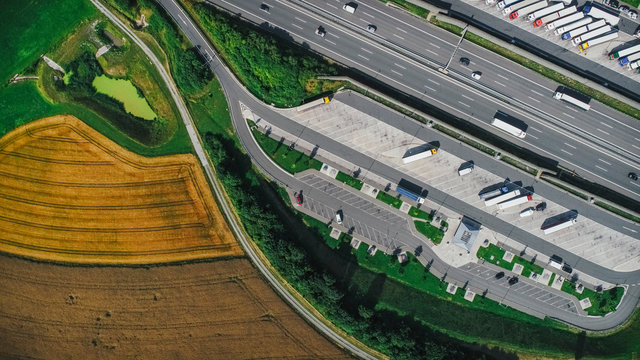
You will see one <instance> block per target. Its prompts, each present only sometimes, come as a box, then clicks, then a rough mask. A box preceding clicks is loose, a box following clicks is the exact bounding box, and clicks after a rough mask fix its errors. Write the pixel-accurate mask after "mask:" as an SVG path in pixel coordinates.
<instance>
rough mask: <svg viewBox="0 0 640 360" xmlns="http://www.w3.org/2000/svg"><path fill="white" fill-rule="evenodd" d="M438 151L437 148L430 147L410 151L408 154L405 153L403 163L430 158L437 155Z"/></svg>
mask: <svg viewBox="0 0 640 360" xmlns="http://www.w3.org/2000/svg"><path fill="white" fill-rule="evenodd" d="M437 152H438V150H437V149H435V148H429V147H428V148H422V149H420V150H417V151H409V152H408V153H407V154H405V156H404V157H402V163H403V164H408V163H410V162H413V161H416V160H420V159H424V158H428V157H430V156H433V155H435V154H436V153H437Z"/></svg>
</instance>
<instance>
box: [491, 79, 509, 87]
mask: <svg viewBox="0 0 640 360" xmlns="http://www.w3.org/2000/svg"><path fill="white" fill-rule="evenodd" d="M493 82H494V83H496V84H498V85H501V86H504V87H507V85H505V84H503V83H501V82H498V81H495V80H493Z"/></svg>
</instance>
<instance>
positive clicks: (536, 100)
mask: <svg viewBox="0 0 640 360" xmlns="http://www.w3.org/2000/svg"><path fill="white" fill-rule="evenodd" d="M527 97H528V98H529V99H531V100H533V101H535V102H537V103H539V102H541V101H540V100H538V99H534V98H532V97H531V96H527Z"/></svg>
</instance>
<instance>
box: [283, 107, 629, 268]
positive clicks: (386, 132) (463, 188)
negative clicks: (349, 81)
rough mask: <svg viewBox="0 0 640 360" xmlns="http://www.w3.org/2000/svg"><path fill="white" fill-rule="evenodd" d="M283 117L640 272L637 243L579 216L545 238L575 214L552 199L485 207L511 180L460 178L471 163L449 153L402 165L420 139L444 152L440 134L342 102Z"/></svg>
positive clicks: (566, 245) (482, 174) (593, 256)
mask: <svg viewBox="0 0 640 360" xmlns="http://www.w3.org/2000/svg"><path fill="white" fill-rule="evenodd" d="M281 112H282V113H283V114H284V115H285V116H287V117H289V118H290V119H292V120H294V121H297V122H299V123H300V124H302V125H305V126H307V127H309V128H311V129H312V130H315V131H317V132H319V133H322V134H324V135H325V136H327V137H330V138H332V139H334V140H336V141H338V142H341V143H343V144H345V145H347V146H350V147H352V148H353V149H354V150H356V151H359V152H362V153H363V154H366V155H368V156H370V157H371V158H374V159H376V161H379V162H381V163H384V164H386V165H389V166H392V167H395V168H396V169H398V170H400V171H402V172H404V173H406V174H408V175H410V176H413V177H415V178H416V179H419V180H421V181H424V182H425V183H428V184H429V185H431V186H433V187H435V188H437V189H438V190H441V191H443V192H446V193H447V194H450V195H451V196H455V197H456V198H458V199H460V200H461V201H464V202H466V203H467V204H469V205H470V206H474V207H476V208H478V209H481V210H483V211H485V212H487V213H489V214H492V215H495V216H497V217H498V218H500V219H502V220H504V221H507V222H509V223H510V224H513V225H515V226H517V227H519V228H521V229H523V230H525V231H527V232H530V233H532V234H534V235H536V236H539V237H540V238H542V239H545V240H546V241H549V242H550V243H552V244H555V245H557V246H559V247H561V248H563V249H565V250H567V251H570V252H572V253H574V254H576V255H578V256H580V257H583V258H585V259H588V260H590V261H592V262H594V263H596V264H599V265H601V266H605V267H608V268H610V269H613V270H616V271H632V270H637V269H640V248H639V246H638V242H637V240H635V239H633V238H631V237H629V236H626V235H624V234H621V233H619V232H616V231H614V230H612V229H609V228H606V227H604V226H602V225H600V224H598V223H596V222H594V221H592V220H590V219H588V218H586V217H584V216H579V217H578V222H577V223H576V224H575V225H573V226H572V227H570V228H568V229H564V230H560V231H558V232H555V233H553V234H550V235H544V234H543V232H542V231H541V230H540V226H541V225H542V222H543V221H544V220H545V219H547V218H550V217H553V216H556V215H559V214H563V213H566V212H567V211H569V210H571V209H567V208H564V207H562V206H561V205H559V204H556V203H554V202H552V201H549V200H548V199H543V198H541V197H540V196H537V195H534V198H533V199H534V201H532V202H529V203H527V204H523V205H520V206H514V207H512V208H509V209H505V210H497V209H496V207H495V205H494V206H490V207H485V205H484V201H483V200H482V199H480V198H479V197H478V194H479V193H480V192H481V191H482V190H483V189H486V188H488V187H491V186H495V185H497V184H502V183H504V180H505V179H503V178H500V177H499V176H497V175H494V174H492V173H490V172H488V171H485V170H483V169H481V168H478V167H477V166H476V168H475V170H474V171H473V172H472V173H471V174H468V175H465V176H458V174H457V169H458V168H459V167H460V165H461V164H463V163H464V162H466V161H467V160H466V159H460V158H458V157H456V156H454V155H452V154H451V153H449V152H448V150H449V149H447V148H440V149H439V151H438V153H437V154H436V155H435V156H432V157H430V158H427V159H423V160H419V161H416V162H412V163H410V164H402V161H401V157H402V156H403V154H404V153H405V152H406V151H407V150H408V149H410V148H412V147H415V146H418V145H423V144H424V141H422V140H419V139H416V137H417V136H420V137H421V138H423V139H424V138H429V139H433V140H431V141H433V142H434V143H433V144H434V145H436V146H438V145H439V143H438V142H437V139H438V138H442V136H443V135H442V134H440V133H438V132H435V131H433V130H431V129H428V128H426V127H421V128H420V129H419V133H416V134H408V133H406V132H403V131H401V130H399V129H397V128H395V127H393V126H391V125H388V124H387V123H385V122H383V121H380V120H378V119H376V118H374V117H372V116H370V115H367V114H365V113H363V112H361V111H358V110H357V109H355V108H353V107H350V106H347V105H346V104H344V103H342V102H340V101H339V100H337V99H334V100H333V101H331V103H329V104H326V105H324V106H320V107H317V108H314V109H312V110H309V111H305V112H303V113H298V112H297V111H296V110H281ZM368 176H369V175H368V174H367V173H366V172H363V175H362V176H361V179H362V178H364V181H365V182H366V181H367V177H368ZM523 178H524V179H525V180H519V179H510V180H511V182H512V183H513V184H511V185H510V187H511V189H512V190H513V189H515V188H517V187H518V186H522V187H525V188H528V189H533V190H534V191H535V185H536V181H535V180H534V179H531V178H530V177H529V176H526V177H524V176H523ZM542 201H545V202H546V203H547V209H546V210H545V211H544V212H542V213H538V212H536V213H534V214H533V215H532V216H529V217H525V218H521V217H520V216H519V214H520V212H521V211H522V210H524V209H525V208H527V207H530V206H534V205H535V204H538V203H540V202H542ZM436 209H437V207H436ZM492 240H495V241H497V242H503V243H509V239H507V238H506V237H503V236H499V235H495V239H492ZM511 243H512V242H511ZM519 247H522V246H521V245H520V246H519Z"/></svg>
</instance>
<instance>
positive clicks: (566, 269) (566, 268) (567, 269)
mask: <svg viewBox="0 0 640 360" xmlns="http://www.w3.org/2000/svg"><path fill="white" fill-rule="evenodd" d="M562 271H564V272H566V273H569V274H571V273H572V272H573V269H572V268H571V265H569V264H566V263H565V264H564V265H562Z"/></svg>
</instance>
